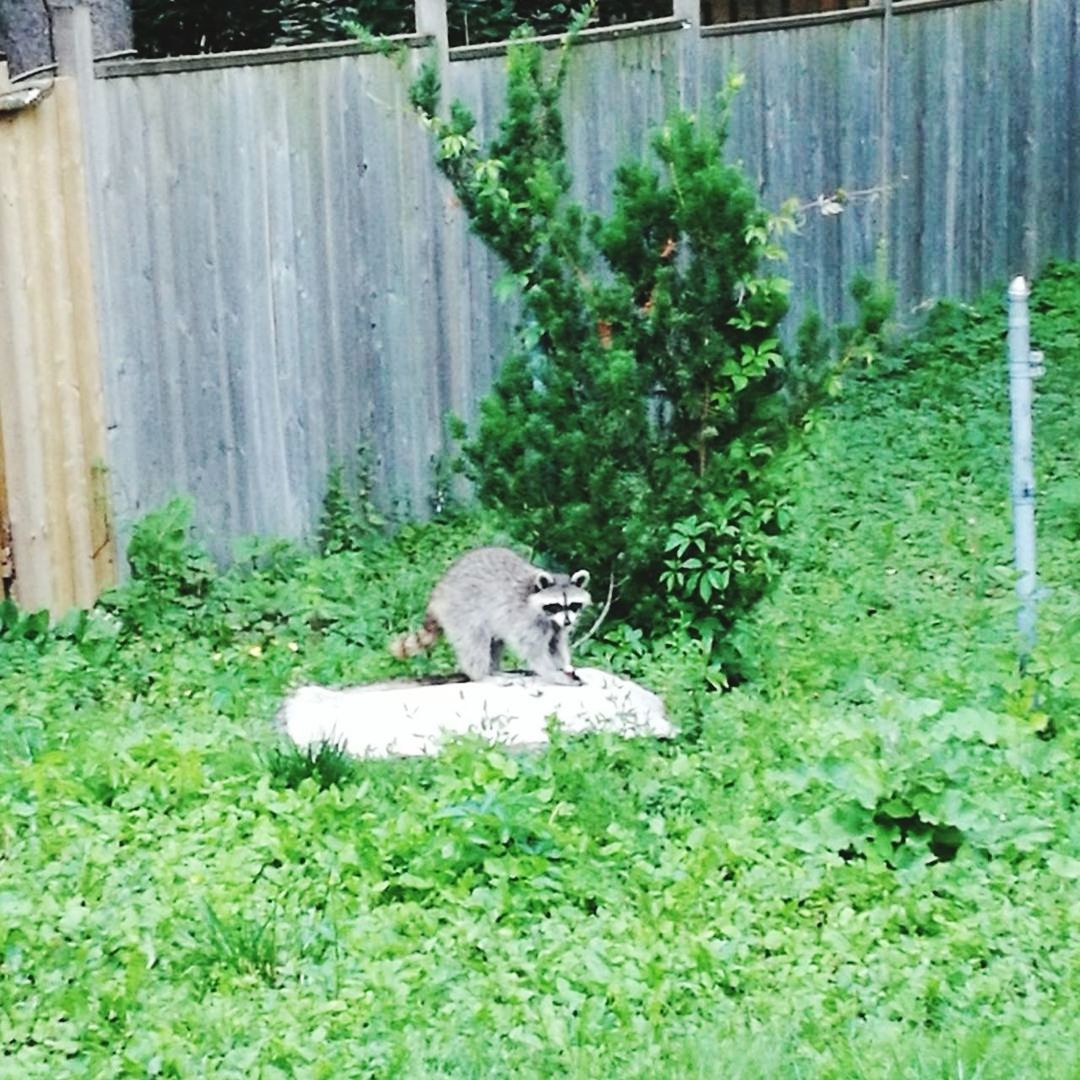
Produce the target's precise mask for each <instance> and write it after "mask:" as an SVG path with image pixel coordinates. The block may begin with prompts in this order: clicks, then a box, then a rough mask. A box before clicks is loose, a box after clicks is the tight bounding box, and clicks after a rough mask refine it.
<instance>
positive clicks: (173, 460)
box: [0, 0, 1080, 554]
mask: <svg viewBox="0 0 1080 1080" xmlns="http://www.w3.org/2000/svg"><path fill="white" fill-rule="evenodd" d="M436 8H437V4H435V5H433V4H431V3H428V4H426V5H425V11H426V12H427V14H426V15H425V16H424V18H425V19H426V20H428V24H429V25H426V27H423V28H426V29H429V30H432V31H433V32H434V31H435V30H436V29H437V28H436V27H434V25H433V24H432V23H431V18H432V16H431V11H432V10H435V9H436ZM429 9H430V10H429ZM677 10H678V11H679V12H681V13H682V16H681V18H675V19H667V20H660V21H658V22H656V23H655V24H653V25H650V26H647V27H638V28H619V29H618V31H617V32H615V31H611V30H606V31H603V32H600V33H597V34H596V35H594V36H593V38H592V40H590V41H588V42H587V43H583V44H582V45H581V46H579V47H577V48H576V49H575V52H574V53H573V55H572V57H571V60H570V68H569V78H568V82H567V87H566V93H565V97H564V103H563V105H564V109H563V111H564V116H565V119H566V132H567V142H568V145H569V148H570V157H571V165H572V170H573V173H574V185H575V187H574V190H575V194H576V195H577V196H578V197H579V198H580V199H581V200H582V201H583V202H584V203H586V204H587V205H588V206H589V207H590V208H592V209H596V210H600V211H603V210H606V209H608V207H609V202H610V191H611V188H610V180H611V174H612V171H613V169H614V167H615V165H616V164H617V162H618V161H620V160H621V159H623V158H624V157H626V156H627V155H631V154H640V153H643V152H647V147H648V143H649V138H650V133H651V131H652V130H653V129H654V128H655V126H656V125H657V124H659V123H660V122H662V120H663V118H664V116H665V115H666V114H667V113H668V112H669V111H670V110H671V109H672V108H674V107H675V106H677V105H680V104H682V105H684V106H687V107H690V108H696V109H698V110H700V111H702V112H708V111H709V110H710V109H711V108H712V107H713V104H712V103H713V102H714V101H715V95H716V93H717V92H718V90H719V89H720V88H721V86H722V85H723V83H724V81H725V79H726V78H727V76H728V74H729V73H731V72H734V71H739V72H742V73H743V74H744V75H745V87H744V89H743V90H742V92H741V93H740V94H739V96H738V98H737V100H736V104H735V109H734V113H733V115H732V119H731V137H730V142H729V148H730V154H731V156H732V157H734V158H736V159H739V160H741V161H742V162H743V164H744V166H745V168H746V170H747V173H748V176H749V177H750V179H751V181H752V183H753V184H754V185H755V186H756V188H757V190H758V191H759V192H760V194H761V196H762V198H763V200H764V202H765V203H766V205H768V206H770V207H774V208H775V207H777V206H779V204H780V203H781V202H783V201H784V200H785V199H788V198H790V197H793V196H794V197H796V198H798V200H799V201H800V203H801V204H802V211H801V219H802V228H801V231H800V234H799V235H798V236H796V237H794V238H792V239H791V240H790V241H789V242H788V244H787V246H788V249H789V252H790V261H789V262H788V263H787V264H786V265H785V266H783V267H780V268H779V269H780V272H782V273H785V274H787V275H788V276H790V277H791V278H792V279H793V282H794V289H793V314H792V321H794V320H795V319H797V318H798V317H799V315H800V313H801V312H803V311H805V310H806V309H807V308H808V307H811V306H813V307H816V308H817V309H819V310H820V311H821V312H822V313H823V314H824V315H825V316H826V317H827V318H828V319H832V320H836V319H840V318H843V317H846V316H847V315H849V314H850V311H851V304H850V301H849V299H848V298H847V287H848V285H849V283H850V281H851V278H852V276H853V274H854V273H855V272H856V271H857V270H859V269H868V268H870V267H872V266H873V265H874V263H875V260H876V259H878V258H881V259H882V260H883V261H884V266H885V269H886V272H887V273H888V274H889V275H890V276H891V277H892V278H893V279H894V280H895V281H896V282H897V285H898V290H899V299H900V304H901V310H903V311H910V310H912V309H914V308H917V307H918V306H919V305H920V304H922V303H923V302H924V301H925V300H927V299H929V298H931V297H934V296H938V295H942V294H945V293H950V294H958V295H970V294H971V293H973V292H974V291H976V290H977V289H979V288H982V287H985V286H986V285H988V284H991V283H992V282H994V281H1001V280H1004V279H1005V278H1006V277H1007V276H1008V275H1011V274H1013V273H1016V272H1027V273H1030V272H1032V271H1034V270H1035V269H1037V267H1038V265H1039V264H1040V263H1041V262H1042V261H1043V260H1044V259H1045V258H1046V257H1048V256H1050V255H1052V254H1057V255H1065V256H1074V255H1076V254H1078V253H1080V218H1078V217H1077V216H1076V214H1075V207H1076V206H1077V202H1078V196H1080V190H1078V188H1080V100H1078V98H1080V70H1078V65H1080V59H1078V57H1080V0H1039V2H1038V4H1033V3H1031V2H1030V0H968V2H965V3H952V4H942V3H933V4H928V3H924V2H922V0H894V2H893V3H891V4H875V5H871V6H870V7H867V8H861V9H856V10H853V11H851V12H847V13H844V12H836V13H833V14H832V15H831V16H828V17H813V18H811V17H803V18H799V19H798V20H795V21H793V22H792V21H789V22H787V23H783V24H781V23H778V22H776V21H772V22H769V23H767V24H762V25H759V26H757V27H746V26H739V25H731V26H723V27H717V28H708V29H706V30H704V31H701V32H699V29H698V28H697V26H696V24H695V16H694V15H693V14H691V15H689V16H688V15H687V14H686V12H688V11H689V12H691V13H692V12H693V11H694V8H693V5H690V6H689V7H688V6H687V5H686V4H680V5H679V6H678V9H677ZM683 20H686V21H683ZM421 21H422V22H423V21H424V20H421ZM436 37H438V34H436ZM403 43H404V47H405V49H406V55H405V58H404V61H403V63H402V64H401V65H400V66H399V65H398V64H397V63H395V61H394V60H393V59H391V58H388V57H385V56H380V55H375V54H372V53H370V52H365V51H363V49H362V48H361V47H359V46H349V47H344V46H329V47H317V48H314V49H305V50H292V51H287V52H284V53H278V54H272V53H257V54H251V55H250V56H238V57H236V58H233V59H232V60H230V59H229V58H227V57H222V56H218V57H213V58H195V59H192V60H167V61H160V62H153V63H148V64H141V63H138V62H135V63H131V62H118V63H109V64H104V65H100V66H99V72H98V74H99V76H100V77H98V78H96V79H93V80H85V79H84V85H83V87H82V91H83V98H84V100H83V107H84V111H85V112H86V115H87V118H88V122H89V124H90V129H91V130H92V133H93V135H92V138H91V139H90V140H89V143H88V151H89V168H90V173H91V180H90V201H91V206H92V210H93V237H94V240H95V244H94V249H95V251H94V254H95V262H94V266H95V270H96V275H97V282H96V285H97V291H98V296H99V316H100V317H99V324H100V330H101V341H102V353H103V358H104V379H105V390H106V394H105V399H106V415H107V420H108V440H109V441H108V453H107V459H108V465H109V475H110V480H111V485H112V497H113V501H114V512H115V516H116V518H117V519H118V521H119V524H120V532H121V539H123V537H125V536H126V535H127V533H128V531H129V530H130V527H131V525H132V523H133V522H134V520H136V519H137V518H138V517H139V516H141V515H142V514H144V513H146V512H147V511H148V510H150V509H152V508H153V507H155V506H157V505H159V504H160V503H162V502H163V501H164V500H165V499H167V498H168V497H170V496H171V495H172V494H174V493H176V492H186V493H189V494H191V495H192V496H193V497H194V499H195V501H196V505H197V511H198V520H199V523H200V525H201V527H202V530H203V533H204V535H205V536H206V537H207V538H208V539H209V541H210V543H211V546H212V547H213V548H214V550H215V551H217V552H218V553H220V554H226V553H227V552H228V549H229V545H230V541H231V540H232V539H233V538H235V537H237V536H238V535H241V534H244V533H248V532H258V533H264V534H278V535H285V536H291V537H301V538H308V537H310V535H311V532H312V530H313V527H314V524H315V522H316V520H317V516H318V510H319V506H320V504H321V500H322V497H323V492H324V490H325V483H326V478H327V474H328V471H329V469H330V468H331V466H332V465H333V464H334V463H336V462H343V461H346V462H347V461H349V460H351V459H352V457H353V455H354V453H355V451H356V449H357V447H358V446H360V445H361V444H363V445H366V446H368V447H369V448H370V449H371V451H372V453H373V456H374V464H375V478H376V480H377V483H378V488H379V490H380V492H381V494H382V497H383V499H384V500H386V501H390V500H393V499H397V500H399V501H400V502H401V503H402V504H403V506H404V507H405V508H406V509H407V510H408V511H409V512H422V511H423V510H424V508H425V505H426V498H427V495H428V493H429V491H430V488H431V479H432V476H431V469H432V462H433V459H434V458H435V456H437V455H438V454H439V453H440V452H441V451H442V450H443V449H444V447H445V439H444V435H443V428H442V425H443V417H444V416H445V414H446V413H447V412H448V411H453V412H456V413H458V414H459V415H464V416H466V417H470V416H472V415H474V413H475V409H476V405H477V402H478V400H479V398H480V396H481V395H482V394H483V392H484V391H485V390H486V389H487V388H488V387H489V385H490V383H491V380H492V378H493V376H494V373H495V371H496V370H497V368H498V365H499V362H500V361H501V358H502V356H503V355H504V354H505V352H506V350H507V348H508V347H510V345H511V341H512V337H511V329H512V326H513V322H514V318H515V315H514V312H515V307H514V305H513V304H509V305H508V304H502V303H499V302H497V301H496V300H495V299H494V298H493V296H492V286H493V283H494V282H495V281H496V279H497V278H498V277H499V276H500V274H501V272H502V268H501V267H500V265H499V263H498V260H496V259H495V258H494V257H493V256H491V254H490V253H489V252H488V251H487V250H486V249H485V248H484V247H483V245H482V244H480V243H479V242H478V241H477V240H476V239H475V238H473V237H472V236H471V235H469V233H468V227H467V222H466V220H465V217H464V214H463V212H462V211H461V209H460V207H459V206H458V205H457V204H456V200H455V199H454V196H453V194H452V192H451V191H450V189H449V187H448V185H446V184H445V183H444V182H443V181H442V179H441V178H440V177H439V176H438V175H437V171H436V169H435V167H434V163H433V160H432V159H433V154H432V147H431V145H430V143H429V138H428V136H427V133H426V132H425V131H424V130H423V129H422V128H421V126H420V124H419V123H418V122H417V120H416V118H415V116H413V115H412V114H411V112H410V109H409V106H408V98H407V91H408V85H409V82H410V81H411V79H412V77H413V76H414V74H415V72H416V70H417V67H418V64H419V62H420V60H421V57H422V54H421V52H420V50H419V48H418V46H421V45H424V46H428V45H430V43H431V39H430V38H425V37H421V36H417V35H414V36H411V37H408V38H405V39H403ZM283 57H284V58H285V59H286V60H287V62H274V61H275V60H278V61H280V60H282V58H283ZM442 76H443V82H444V86H445V88H446V91H445V93H446V97H447V99H449V98H451V97H459V98H461V99H462V100H464V101H465V102H466V103H467V104H468V105H469V106H470V108H472V110H473V111H474V113H475V115H476V117H477V120H478V126H479V128H480V130H481V131H486V132H491V131H492V130H493V129H494V126H495V125H496V124H497V123H498V120H499V118H500V116H501V115H502V112H503V108H504V90H505V57H504V55H502V54H501V52H500V50H499V49H498V48H497V47H494V48H493V47H489V46H484V47H479V48H470V49H455V50H452V51H451V52H450V54H449V59H447V57H446V56H445V55H444V56H443V58H442ZM0 149H2V147H0ZM8 152H9V153H10V152H11V151H10V145H9V148H8ZM21 167H22V168H26V166H25V164H24V165H22V166H21ZM9 182H10V181H9ZM819 197H824V198H825V199H831V200H832V202H831V203H830V204H829V206H830V208H832V209H835V208H836V207H837V206H840V207H842V210H841V211H840V212H839V213H834V214H826V213H823V212H822V206H823V205H825V204H824V203H823V202H822V201H821V200H820V199H819ZM12 243H14V240H11V239H9V240H8V244H9V245H10V244H12ZM2 271H3V264H2V263H0V272H2ZM27 409H28V412H27V414H26V415H27V416H28V417H31V418H32V417H33V416H34V415H35V414H34V412H33V403H32V402H30V403H28V404H27ZM31 422H32V421H31ZM44 467H45V466H44V463H42V465H41V468H44Z"/></svg>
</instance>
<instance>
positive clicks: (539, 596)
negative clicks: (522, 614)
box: [529, 570, 592, 630]
mask: <svg viewBox="0 0 1080 1080" xmlns="http://www.w3.org/2000/svg"><path fill="white" fill-rule="evenodd" d="M588 583H589V572H588V570H578V571H576V572H575V573H573V574H571V575H570V576H569V577H565V576H563V575H561V574H560V575H559V576H558V577H556V576H555V575H553V574H548V573H546V572H544V571H543V570H541V571H538V572H537V575H536V581H535V583H534V585H533V592H532V595H531V596H530V597H529V606H530V607H531V608H532V610H533V611H534V612H535V613H536V614H537V616H538V617H540V618H543V619H546V620H547V621H548V622H550V623H551V624H552V626H554V627H555V628H556V629H558V630H569V629H570V627H572V626H573V625H574V623H575V622H577V620H578V616H579V615H580V614H581V612H582V611H583V610H584V609H585V608H587V607H588V606H589V604H591V603H592V597H591V596H589V594H588V593H587V592H586V591H585V586H586V585H587V584H588Z"/></svg>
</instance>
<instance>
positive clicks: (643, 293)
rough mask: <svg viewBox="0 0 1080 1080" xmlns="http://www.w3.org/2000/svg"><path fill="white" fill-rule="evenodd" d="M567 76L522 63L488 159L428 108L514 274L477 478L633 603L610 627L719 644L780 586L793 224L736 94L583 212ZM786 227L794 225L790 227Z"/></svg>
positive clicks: (460, 109) (675, 123)
mask: <svg viewBox="0 0 1080 1080" xmlns="http://www.w3.org/2000/svg"><path fill="white" fill-rule="evenodd" d="M570 48H571V46H570V45H569V44H567V45H564V47H563V49H562V51H561V52H560V53H559V55H558V57H557V59H555V60H550V59H548V58H546V57H545V56H544V54H543V52H542V50H541V49H540V48H539V47H538V46H536V45H535V44H531V43H528V42H517V43H515V44H514V45H512V47H511V49H510V52H509V60H508V88H507V108H506V115H505V116H504V118H503V119H502V121H501V123H500V125H499V129H498V132H497V133H496V134H495V135H494V136H493V137H492V138H491V140H490V142H489V143H488V144H487V145H486V146H483V145H482V144H481V141H480V139H479V138H478V136H477V134H476V132H475V122H474V118H473V116H472V115H471V114H470V112H469V111H468V109H466V108H465V106H463V105H462V104H461V103H460V102H454V103H453V104H452V105H451V106H450V109H449V117H448V118H443V117H441V116H440V114H439V96H440V86H439V80H438V76H437V73H436V71H435V70H434V69H433V68H431V67H428V68H426V69H425V70H424V71H423V72H422V73H421V75H420V77H419V78H418V80H417V82H416V83H415V84H414V86H413V89H412V99H413V104H414V105H415V107H416V108H417V110H418V111H419V113H420V115H421V117H422V118H423V120H424V121H425V123H426V124H427V126H428V127H429V128H430V129H431V131H432V132H433V135H434V137H435V142H436V154H437V159H438V164H439V167H440V168H441V170H442V172H443V173H444V174H445V175H446V176H447V177H448V178H449V180H450V182H451V183H452V185H453V187H454V190H455V192H456V194H457V195H458V197H459V199H460V200H461V203H462V205H463V206H464V208H465V210H466V212H467V213H468V215H469V218H470V223H471V226H472V228H473V230H474V231H475V232H476V234H477V235H478V236H480V237H481V238H482V239H483V240H484V241H485V242H486V243H487V244H488V245H489V246H490V247H491V248H492V249H493V250H494V251H495V252H496V253H497V254H498V255H499V256H500V257H501V258H502V260H503V261H504V263H505V264H506V267H507V270H508V276H507V279H506V281H508V282H509V284H510V285H511V286H512V287H514V288H516V289H517V290H518V291H519V292H520V296H521V300H522V309H523V315H522V321H521V326H520V333H519V336H518V340H517V344H516V347H515V348H514V350H513V352H512V353H511V354H510V355H509V356H508V357H507V358H506V361H505V363H504V365H503V367H502V369H501V372H500V374H499V376H498V378H497V381H496V383H495V386H494V388H493V390H492V392H491V393H490V395H489V396H488V397H487V398H486V399H485V400H484V401H483V402H482V405H481V409H480V415H479V420H478V424H477V427H476V430H475V431H474V432H473V433H472V434H471V436H467V433H465V432H464V430H461V431H460V432H459V434H461V435H462V437H463V438H465V439H466V441H465V444H464V448H463V461H464V467H465V469H466V471H467V473H468V475H469V477H470V478H471V479H472V481H473V482H474V484H475V486H476V490H477V492H478V495H479V497H480V499H481V501H482V502H483V503H484V504H486V505H488V506H490V507H493V508H495V509H496V510H497V511H498V512H499V513H500V514H501V515H502V517H503V519H504V521H505V522H506V524H507V527H508V528H509V529H510V530H511V531H512V532H514V533H515V534H516V535H518V536H519V537H520V538H521V539H522V540H524V541H526V542H530V543H532V544H533V545H535V547H536V548H537V549H538V550H540V551H541V552H543V553H544V554H545V555H546V556H547V557H548V558H550V559H552V560H553V561H554V562H557V563H562V564H565V565H569V564H573V565H575V566H577V565H586V566H589V567H590V569H591V570H592V572H593V575H594V580H596V581H606V580H607V578H608V575H609V573H610V574H613V575H614V578H615V580H616V582H617V585H618V592H617V601H616V607H615V610H616V612H617V613H619V614H621V615H623V616H627V617H630V618H631V619H634V620H638V621H642V622H644V621H646V620H649V621H654V620H655V619H657V618H658V617H661V618H667V619H669V620H671V619H673V620H676V621H682V620H686V621H687V623H688V624H692V625H693V627H694V629H695V631H696V632H697V633H699V634H700V635H701V636H702V637H704V638H706V639H707V640H708V641H709V642H710V643H711V642H713V641H715V640H716V639H717V635H718V632H720V631H723V630H724V629H725V628H726V627H727V626H729V625H730V623H731V620H732V619H733V618H734V616H735V615H737V614H738V613H739V612H740V611H741V610H744V609H745V607H746V606H747V605H748V604H749V603H751V602H752V601H753V600H754V599H755V598H756V597H757V596H759V595H760V593H761V590H762V589H763V587H764V586H765V584H766V583H767V581H768V579H769V577H770V574H771V571H772V561H773V554H772V553H773V550H774V539H775V536H776V534H777V532H778V529H779V527H780V525H781V522H782V505H781V501H780V500H779V499H778V497H777V494H776V492H775V491H774V488H773V485H772V482H771V478H770V475H769V469H768V465H769V462H770V459H771V458H772V457H773V454H774V450H775V447H776V445H777V444H778V440H779V438H780V437H781V433H782V431H783V428H784V423H785V416H784V404H783V403H784V399H783V397H782V395H780V394H779V393H778V392H777V391H778V390H779V389H780V388H781V384H782V380H781V378H780V368H781V366H782V356H781V348H780V345H779V340H778V334H777V326H778V324H779V322H780V320H781V319H782V318H783V316H784V314H785V312H786V310H787V292H788V282H787V281H786V280H784V279H783V278H781V277H778V276H775V275H773V274H770V273H766V272H763V271H762V269H761V267H762V264H763V263H764V262H766V261H767V260H774V259H777V258H779V257H781V255H782V253H781V252H780V250H779V248H778V247H777V244H776V242H775V237H776V234H777V231H778V230H777V228H776V225H777V222H776V221H774V220H773V219H771V218H770V217H769V215H768V214H767V213H766V212H765V210H764V209H762V207H761V206H760V205H759V203H758V201H757V198H756V196H755V193H754V191H753V189H752V188H751V186H750V184H749V183H748V181H747V179H746V178H745V176H744V175H743V173H742V172H741V171H740V169H739V168H738V167H736V166H735V165H732V164H730V163H727V162H726V161H725V160H724V153H723V152H724V143H725V139H726V135H727V121H728V114H729V108H730V105H731V100H732V97H733V94H734V92H735V91H736V90H737V87H738V80H731V81H730V82H729V85H728V87H727V89H726V91H725V93H724V94H723V95H721V97H720V99H719V102H718V107H717V109H716V111H715V113H714V114H713V115H712V116H710V117H709V118H707V119H706V118H703V117H696V116H693V115H690V114H688V113H685V112H677V113H675V114H673V115H671V116H670V117H669V119H668V120H667V122H666V123H665V124H664V125H663V126H662V127H661V128H660V130H659V131H657V132H656V133H655V134H654V136H653V139H652V151H653V158H652V159H650V160H641V161H627V162H625V163H623V164H622V165H621V166H620V167H619V168H618V169H617V171H616V174H615V177H614V191H613V200H612V204H613V208H612V210H611V212H610V214H608V215H607V216H602V215H600V214H596V213H591V212H588V211H586V210H585V209H584V208H583V207H582V206H581V205H580V204H579V203H578V202H576V201H575V200H574V199H573V198H572V197H571V194H570V189H571V175H570V171H569V168H568V166H567V161H566V147H565V142H564V137H563V124H562V119H561V116H560V113H559V108H558V102H559V95H560V90H561V88H562V85H563V82H564V80H565V78H566V72H567V64H568V58H569V56H570ZM778 220H779V219H778Z"/></svg>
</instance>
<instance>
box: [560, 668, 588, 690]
mask: <svg viewBox="0 0 1080 1080" xmlns="http://www.w3.org/2000/svg"><path fill="white" fill-rule="evenodd" d="M553 681H554V682H556V683H558V684H559V685H560V686H581V685H582V683H581V677H580V676H579V675H578V673H577V672H576V671H575V670H574V669H573V668H563V670H562V671H559V672H557V673H556V678H555V679H554V680H553Z"/></svg>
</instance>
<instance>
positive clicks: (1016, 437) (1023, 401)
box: [1008, 277, 1042, 661]
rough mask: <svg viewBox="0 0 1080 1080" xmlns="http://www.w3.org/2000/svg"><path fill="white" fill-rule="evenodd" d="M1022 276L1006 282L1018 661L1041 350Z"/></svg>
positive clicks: (1028, 612) (1029, 550)
mask: <svg viewBox="0 0 1080 1080" xmlns="http://www.w3.org/2000/svg"><path fill="white" fill-rule="evenodd" d="M1030 295H1031V290H1030V289H1029V288H1028V284H1027V282H1026V281H1025V280H1024V279H1023V278H1022V277H1017V278H1014V279H1013V281H1012V284H1010V285H1009V302H1008V306H1009V398H1010V402H1011V406H1012V504H1013V531H1014V534H1015V544H1016V573H1017V580H1016V595H1017V599H1018V600H1019V613H1018V616H1017V626H1018V628H1019V631H1020V652H1021V661H1023V659H1024V658H1026V656H1027V655H1028V654H1029V653H1030V652H1031V650H1032V648H1033V646H1034V645H1035V598H1036V595H1035V594H1036V578H1035V465H1034V452H1033V449H1032V426H1031V399H1032V385H1031V384H1032V380H1033V379H1034V378H1035V377H1036V376H1037V375H1039V374H1041V373H1042V372H1041V366H1042V354H1041V353H1032V351H1031V323H1030V318H1029V316H1028V297H1029V296H1030Z"/></svg>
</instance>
